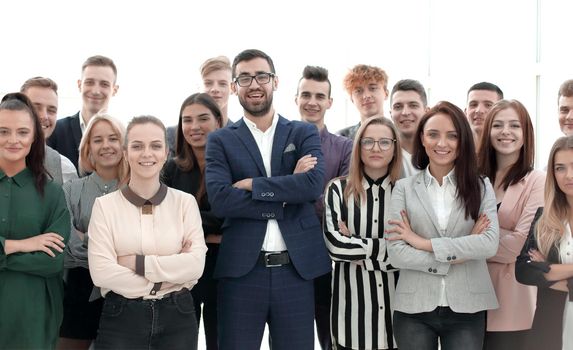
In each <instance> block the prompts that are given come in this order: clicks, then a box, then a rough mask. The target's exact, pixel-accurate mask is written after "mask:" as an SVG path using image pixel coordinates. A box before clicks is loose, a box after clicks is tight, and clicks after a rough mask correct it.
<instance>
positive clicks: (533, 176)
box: [487, 170, 545, 331]
mask: <svg viewBox="0 0 573 350" xmlns="http://www.w3.org/2000/svg"><path fill="white" fill-rule="evenodd" d="M544 187H545V173H544V172H542V171H538V170H533V171H531V172H530V173H529V174H527V175H526V176H525V177H524V178H523V179H521V181H519V182H518V183H517V184H514V185H511V186H509V187H508V188H507V191H506V192H505V195H504V196H503V200H502V202H501V206H500V208H499V210H498V219H499V248H498V250H497V254H496V255H495V256H494V257H492V258H490V259H488V261H487V265H488V268H489V273H490V275H491V281H492V282H493V286H494V288H495V293H496V295H497V300H498V301H499V308H498V309H496V310H490V311H488V312H487V330H488V331H518V330H526V329H530V328H531V324H532V322H533V315H534V313H535V302H536V300H535V298H536V293H537V290H536V287H533V286H526V285H523V284H520V283H519V282H517V280H516V279H515V260H516V258H517V256H518V255H519V253H520V252H521V248H522V247H523V244H524V243H525V240H526V239H527V234H528V233H529V227H530V226H531V222H532V221H533V217H534V216H535V212H536V211H537V208H539V207H542V206H543V191H544Z"/></svg>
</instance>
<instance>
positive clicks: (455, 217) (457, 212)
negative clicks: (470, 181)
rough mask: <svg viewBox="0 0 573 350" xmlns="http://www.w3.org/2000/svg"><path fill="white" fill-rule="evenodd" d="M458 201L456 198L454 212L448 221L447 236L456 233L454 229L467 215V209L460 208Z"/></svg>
mask: <svg viewBox="0 0 573 350" xmlns="http://www.w3.org/2000/svg"><path fill="white" fill-rule="evenodd" d="M457 204H458V199H457V198H454V205H453V206H452V212H451V213H450V217H449V219H448V226H447V227H446V234H449V233H450V232H454V227H456V225H457V223H458V221H459V220H460V218H461V217H462V216H463V217H465V215H466V208H464V207H460V206H458V205H457Z"/></svg>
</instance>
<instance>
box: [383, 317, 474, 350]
mask: <svg viewBox="0 0 573 350" xmlns="http://www.w3.org/2000/svg"><path fill="white" fill-rule="evenodd" d="M484 332H485V311H480V312H476V313H457V312H454V311H452V309H450V308H449V307H437V308H436V309H434V310H433V311H430V312H421V313H416V314H407V313H404V312H400V311H394V338H396V342H397V343H398V348H399V349H400V350H437V349H438V339H439V341H440V344H441V350H459V349H464V350H481V349H482V346H483V337H484Z"/></svg>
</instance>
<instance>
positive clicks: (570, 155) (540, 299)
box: [515, 136, 573, 350]
mask: <svg viewBox="0 0 573 350" xmlns="http://www.w3.org/2000/svg"><path fill="white" fill-rule="evenodd" d="M572 225H573V136H566V137H561V138H560V139H558V140H557V141H555V144H554V145H553V148H552V149H551V153H550V154H549V161H548V165H547V177H546V180H545V208H544V209H543V210H541V208H540V209H539V210H538V212H537V214H536V215H535V219H534V220H533V223H532V225H531V230H530V231H529V236H528V238H527V241H526V242H525V245H524V246H523V249H522V250H521V254H520V255H519V256H518V257H517V262H516V264H515V277H516V279H517V281H518V282H520V283H523V284H528V285H534V286H537V307H536V309H535V316H534V317H533V325H532V327H531V331H530V333H529V335H528V339H527V344H526V347H525V349H544V350H562V349H563V350H569V349H571V348H573V338H572V336H573V335H572V334H573V322H572V321H573V299H572V298H573V237H571V226H572Z"/></svg>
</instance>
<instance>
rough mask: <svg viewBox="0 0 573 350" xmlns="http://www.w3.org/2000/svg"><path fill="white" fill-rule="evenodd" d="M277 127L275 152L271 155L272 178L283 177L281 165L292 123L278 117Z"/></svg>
mask: <svg viewBox="0 0 573 350" xmlns="http://www.w3.org/2000/svg"><path fill="white" fill-rule="evenodd" d="M278 118H279V120H278V122H277V127H276V129H275V136H274V138H273V150H272V153H271V174H272V176H279V175H281V164H282V160H283V151H284V150H285V147H286V142H287V139H288V137H289V135H290V131H291V125H290V121H288V120H286V119H285V118H283V117H281V116H280V115H278Z"/></svg>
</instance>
